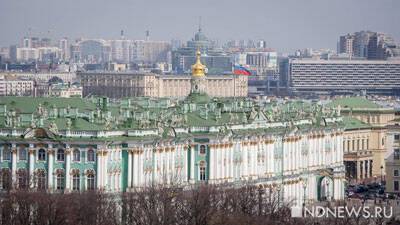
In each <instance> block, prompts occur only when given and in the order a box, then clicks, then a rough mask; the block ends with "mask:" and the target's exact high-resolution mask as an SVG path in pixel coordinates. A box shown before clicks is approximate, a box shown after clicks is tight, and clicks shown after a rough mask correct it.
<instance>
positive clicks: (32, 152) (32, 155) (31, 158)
mask: <svg viewBox="0 0 400 225" xmlns="http://www.w3.org/2000/svg"><path fill="white" fill-rule="evenodd" d="M28 153H29V177H30V181H29V183H30V187H31V188H33V187H34V183H33V174H34V173H33V172H34V170H35V153H36V150H35V149H34V148H33V145H30V146H29V151H28Z"/></svg>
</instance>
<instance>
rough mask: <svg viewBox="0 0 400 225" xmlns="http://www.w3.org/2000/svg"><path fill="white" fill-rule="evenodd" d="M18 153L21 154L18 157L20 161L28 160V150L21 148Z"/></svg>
mask: <svg viewBox="0 0 400 225" xmlns="http://www.w3.org/2000/svg"><path fill="white" fill-rule="evenodd" d="M18 153H19V155H18V158H19V160H26V148H25V147H21V148H20V149H19V152H18Z"/></svg>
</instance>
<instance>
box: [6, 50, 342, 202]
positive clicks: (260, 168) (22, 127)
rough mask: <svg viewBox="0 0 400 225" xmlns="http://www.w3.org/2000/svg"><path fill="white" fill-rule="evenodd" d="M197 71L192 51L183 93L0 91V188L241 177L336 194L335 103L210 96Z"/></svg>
mask: <svg viewBox="0 0 400 225" xmlns="http://www.w3.org/2000/svg"><path fill="white" fill-rule="evenodd" d="M198 58H199V57H198ZM203 70H204V66H203V65H202V64H201V62H200V60H199V59H198V62H196V64H195V65H193V76H192V90H191V94H190V95H189V96H187V97H186V98H184V99H168V98H165V99H152V98H135V99H122V100H118V101H111V100H110V99H108V98H95V97H93V98H87V99H80V98H69V99H62V98H30V97H2V98H0V166H1V176H0V183H1V185H0V188H2V189H6V188H21V187H29V186H30V187H31V188H37V189H42V190H43V189H44V190H48V191H50V192H57V191H60V192H73V191H85V190H94V189H96V190H103V191H106V192H110V193H113V192H129V191H132V190H134V189H135V188H140V187H144V186H148V185H154V184H164V185H172V184H174V185H182V186H184V187H193V186H195V185H196V184H223V185H232V186H240V185H248V184H251V185H257V186H260V187H264V188H265V189H274V190H276V191H278V192H279V193H281V196H282V197H283V198H284V199H286V200H293V201H294V202H295V204H298V205H301V204H303V201H304V200H305V201H307V202H315V201H319V200H325V199H327V200H341V199H343V198H344V183H345V178H344V173H345V171H344V165H343V146H342V143H343V127H344V124H343V120H342V117H341V115H340V107H338V108H328V107H325V106H323V105H319V104H314V103H308V102H303V101H267V100H252V99H247V98H213V97H210V96H208V95H207V94H205V91H204V90H205V88H207V87H206V85H204V83H203V82H204V79H205V75H204V71H203ZM9 181H11V182H9Z"/></svg>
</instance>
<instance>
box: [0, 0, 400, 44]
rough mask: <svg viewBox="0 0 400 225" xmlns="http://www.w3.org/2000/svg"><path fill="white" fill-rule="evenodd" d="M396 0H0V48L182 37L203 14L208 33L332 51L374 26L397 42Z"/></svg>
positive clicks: (399, 7) (221, 37) (191, 31)
mask: <svg viewBox="0 0 400 225" xmlns="http://www.w3.org/2000/svg"><path fill="white" fill-rule="evenodd" d="M399 11H400V1H399V0H274V1H272V0H199V1H194V0H145V1H138V0H63V1H61V0H0V28H1V33H0V46H7V45H10V44H13V43H17V42H19V40H20V39H21V38H22V37H23V36H24V35H26V34H27V33H28V30H29V28H31V30H32V34H34V35H36V36H46V35H47V33H48V32H49V35H48V36H50V37H52V38H59V37H62V36H67V37H70V38H76V37H90V38H115V37H118V36H119V32H120V30H121V29H123V30H125V34H126V36H127V37H128V38H133V39H139V38H143V36H144V32H145V30H147V29H149V30H150V32H151V38H152V39H156V40H170V39H172V38H178V39H182V40H187V39H189V38H191V37H192V36H193V34H194V32H195V31H196V29H197V26H198V25H197V24H198V18H199V16H202V21H203V22H202V23H203V30H204V32H205V33H206V35H207V36H208V37H210V38H213V39H218V40H220V41H225V40H227V39H265V40H266V41H267V44H268V45H269V46H270V47H273V48H276V49H277V50H280V51H293V50H295V49H300V48H306V47H312V48H332V49H336V42H337V39H338V36H339V35H341V34H345V33H349V32H354V31H359V30H372V31H380V32H384V33H388V34H390V35H392V36H393V37H394V38H395V39H396V40H397V41H400V29H399V26H398V23H399V21H400V13H399Z"/></svg>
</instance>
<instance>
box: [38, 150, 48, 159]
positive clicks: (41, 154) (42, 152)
mask: <svg viewBox="0 0 400 225" xmlns="http://www.w3.org/2000/svg"><path fill="white" fill-rule="evenodd" d="M38 160H39V161H46V151H45V150H44V149H43V148H41V149H39V152H38Z"/></svg>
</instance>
